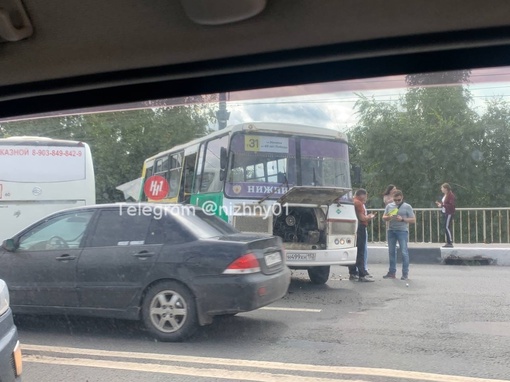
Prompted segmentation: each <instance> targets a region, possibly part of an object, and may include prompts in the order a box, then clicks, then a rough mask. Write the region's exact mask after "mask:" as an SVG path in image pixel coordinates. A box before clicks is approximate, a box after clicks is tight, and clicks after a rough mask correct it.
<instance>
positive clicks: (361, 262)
mask: <svg viewBox="0 0 510 382" xmlns="http://www.w3.org/2000/svg"><path fill="white" fill-rule="evenodd" d="M366 245H367V227H366V226H364V225H363V224H358V230H357V232H356V246H357V248H358V251H357V252H356V265H349V274H350V275H355V274H357V275H358V276H359V277H364V276H366V275H367V270H366V269H365V246H366Z"/></svg>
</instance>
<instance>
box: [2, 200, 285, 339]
mask: <svg viewBox="0 0 510 382" xmlns="http://www.w3.org/2000/svg"><path fill="white" fill-rule="evenodd" d="M0 278H3V279H4V280H5V281H6V282H7V284H8V285H9V289H10V292H11V308H12V310H13V312H14V313H30V314H76V315H87V316H101V317H114V318H122V319H133V320H142V321H143V323H144V324H145V326H146V328H147V329H148V330H149V331H150V332H151V333H152V334H153V335H154V336H155V337H156V338H158V339H159V340H162V341H179V340H182V339H185V338H187V337H189V336H190V335H191V334H192V333H193V332H194V331H195V329H196V328H197V326H198V325H206V324H210V323H211V322H212V320H213V317H214V316H217V315H234V314H236V313H239V312H246V311H250V310H254V309H257V308H260V307H262V306H265V305H268V304H270V303H272V302H274V301H277V300H278V299H280V298H282V297H283V296H284V295H285V294H286V293H287V288H288V286H289V283H290V271H289V269H288V268H287V267H286V265H285V256H284V249H283V247H282V242H281V239H280V238H278V237H275V236H266V235H248V234H242V233H240V232H239V231H237V230H236V229H234V228H233V227H232V226H230V225H229V224H227V223H226V222H224V221H223V220H221V219H219V218H217V217H215V216H209V215H207V214H206V213H205V212H204V211H202V210H201V209H200V208H198V207H194V206H184V205H171V204H166V205H160V204H109V205H96V206H87V207H81V208H74V209H69V210H64V211H60V212H58V213H55V214H52V215H50V216H48V217H46V218H44V219H42V220H40V221H38V222H37V223H34V224H32V225H31V226H30V227H28V228H26V229H25V230H23V231H22V232H20V233H19V234H17V235H16V236H14V237H13V238H12V239H8V240H5V241H4V242H3V245H2V248H1V250H0Z"/></svg>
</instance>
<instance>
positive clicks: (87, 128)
mask: <svg viewBox="0 0 510 382" xmlns="http://www.w3.org/2000/svg"><path fill="white" fill-rule="evenodd" d="M211 119H212V111H211V110H210V109H208V108H207V107H203V106H199V105H193V106H179V107H159V108H152V109H141V110H129V111H118V112H109V113H101V114H83V115H76V116H66V117H53V118H47V119H34V120H24V121H14V122H9V123H2V124H1V125H0V136H2V137H8V136H19V135H32V136H41V137H50V138H61V139H73V140H77V141H83V142H86V143H88V144H89V145H90V148H91V151H92V156H93V160H94V170H95V174H96V199H97V202H98V203H107V202H115V201H122V200H123V195H122V193H121V192H119V191H118V190H116V189H115V187H117V186H119V185H120V184H122V183H125V182H128V181H130V180H133V179H136V178H138V177H140V176H141V172H142V165H143V161H144V160H145V159H146V158H148V157H150V156H152V155H154V154H156V153H158V152H160V151H163V150H167V149H169V148H171V147H173V146H176V145H178V144H182V143H184V142H188V141H190V140H192V139H195V138H198V137H200V136H203V135H204V134H206V133H207V131H206V126H207V124H208V121H209V120H211Z"/></svg>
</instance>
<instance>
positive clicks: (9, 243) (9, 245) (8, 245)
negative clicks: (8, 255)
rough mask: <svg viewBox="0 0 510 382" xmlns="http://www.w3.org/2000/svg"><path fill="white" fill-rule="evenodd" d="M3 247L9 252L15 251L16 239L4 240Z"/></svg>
mask: <svg viewBox="0 0 510 382" xmlns="http://www.w3.org/2000/svg"><path fill="white" fill-rule="evenodd" d="M2 247H3V248H4V249H5V250H6V251H9V252H14V251H16V249H17V246H16V244H15V243H14V239H7V240H4V242H3V243H2Z"/></svg>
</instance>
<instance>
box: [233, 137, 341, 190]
mask: <svg viewBox="0 0 510 382" xmlns="http://www.w3.org/2000/svg"><path fill="white" fill-rule="evenodd" d="M310 129H312V128H310ZM312 131H313V130H312ZM230 158H231V164H230V171H229V175H228V178H227V182H226V185H225V193H226V195H228V196H231V197H246V196H250V197H258V196H265V195H266V194H267V193H268V192H269V193H271V195H270V196H269V197H270V198H271V197H272V198H278V197H280V196H281V194H283V193H285V192H286V191H288V189H289V188H291V187H293V186H331V187H345V188H350V175H349V172H350V169H349V159H348V149H347V143H346V142H344V141H341V140H327V139H314V138H307V137H299V138H298V137H294V136H282V135H279V136H278V135H251V134H250V135H245V134H236V135H234V136H233V138H232V143H231V153H230Z"/></svg>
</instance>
